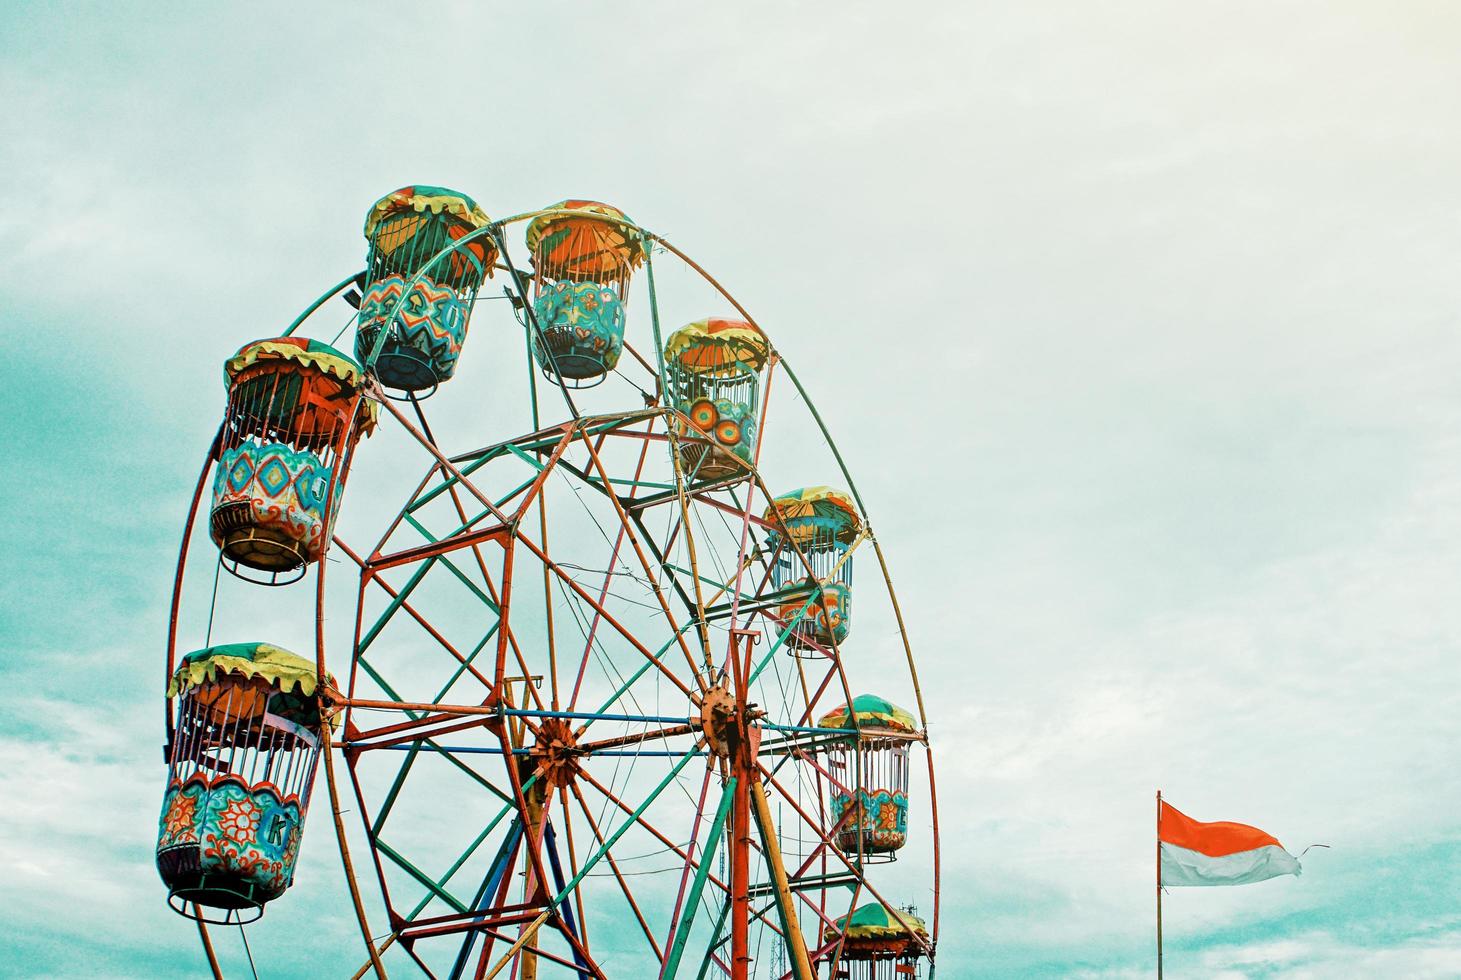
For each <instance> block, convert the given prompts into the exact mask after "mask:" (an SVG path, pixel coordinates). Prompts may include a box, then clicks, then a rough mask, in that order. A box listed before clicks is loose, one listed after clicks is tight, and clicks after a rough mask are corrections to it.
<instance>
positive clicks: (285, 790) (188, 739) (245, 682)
mask: <svg viewBox="0 0 1461 980" xmlns="http://www.w3.org/2000/svg"><path fill="white" fill-rule="evenodd" d="M325 684H326V686H329V687H333V685H334V681H333V679H332V678H329V677H328V676H327V677H326V679H325ZM167 693H168V697H170V698H177V716H176V717H177V723H176V727H175V728H174V730H173V736H172V744H171V745H170V746H169V752H168V777H167V789H166V791H165V793H164V796H163V803H162V814H161V816H160V818H159V820H158V836H157V869H158V872H159V873H160V874H161V875H162V880H163V882H164V883H165V884H166V885H167V888H168V901H169V903H170V904H171V905H172V906H173V908H174V909H176V910H177V911H179V912H181V913H183V914H184V915H189V916H192V917H195V918H205V917H207V916H208V915H209V913H207V912H204V911H203V909H202V908H200V906H202V907H207V908H210V909H218V910H223V913H224V915H223V921H229V922H238V921H249V920H250V919H253V918H257V917H258V916H260V915H262V914H263V910H264V906H265V905H266V904H267V903H269V902H271V901H273V900H274V899H276V898H278V897H279V896H280V895H282V894H283V893H284V891H285V889H287V888H288V887H289V886H290V884H292V883H293V880H294V865H295V861H296V859H297V858H298V856H299V841H300V835H301V834H302V833H303V830H304V819H305V814H306V813H307V812H308V810H309V796H310V788H311V786H312V784H313V781H314V773H315V767H316V765H317V763H318V761H319V749H320V742H321V738H320V736H321V726H322V725H323V724H325V723H326V721H325V719H324V718H322V717H321V711H320V705H321V700H320V697H319V694H320V684H319V679H318V675H317V674H316V672H315V665H314V664H313V663H312V662H310V661H308V660H305V659H304V658H302V657H298V656H295V655H294V654H292V653H290V652H289V651H287V650H284V649H281V648H280V647H276V646H273V645H272V644H268V643H233V644H227V645H224V646H215V647H209V648H208V649H206V650H197V651H195V652H193V653H190V654H188V656H187V657H185V658H184V659H183V661H182V663H181V664H179V665H178V668H177V670H176V672H175V673H174V674H173V677H172V681H171V683H170V684H169V685H168V692H167Z"/></svg>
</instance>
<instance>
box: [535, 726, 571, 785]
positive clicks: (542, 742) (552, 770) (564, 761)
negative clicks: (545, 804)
mask: <svg viewBox="0 0 1461 980" xmlns="http://www.w3.org/2000/svg"><path fill="white" fill-rule="evenodd" d="M530 754H531V756H532V759H533V761H534V762H535V763H537V766H538V769H540V770H541V771H542V773H543V782H544V783H545V784H546V786H548V787H555V788H556V787H559V786H567V785H568V784H569V783H571V782H572V781H573V777H574V776H576V775H578V757H579V752H578V737H577V736H576V735H575V734H574V733H573V726H572V725H570V724H569V723H568V722H566V721H564V720H563V719H562V718H549V719H547V720H546V721H544V722H543V724H542V726H541V727H540V728H539V729H538V740H537V742H536V743H534V745H533V748H532V751H531V753H530Z"/></svg>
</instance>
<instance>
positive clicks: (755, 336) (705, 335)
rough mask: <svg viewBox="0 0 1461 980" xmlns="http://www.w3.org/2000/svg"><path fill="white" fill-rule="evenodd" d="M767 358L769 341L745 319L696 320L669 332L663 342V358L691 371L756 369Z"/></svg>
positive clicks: (676, 366)
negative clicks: (668, 337) (668, 335)
mask: <svg viewBox="0 0 1461 980" xmlns="http://www.w3.org/2000/svg"><path fill="white" fill-rule="evenodd" d="M770 357H771V342H770V341H769V340H767V339H766V335H765V334H764V333H762V332H761V331H760V329H759V328H757V327H756V326H754V325H752V324H750V323H747V322H746V321H745V320H732V319H726V318H723V317H707V318H706V319H704V320H696V321H695V322H694V323H688V324H686V325H685V326H683V327H681V328H680V329H679V330H676V331H675V332H674V333H672V334H670V339H669V340H667V341H666V342H665V360H666V361H668V362H669V363H670V365H671V366H672V367H674V368H679V369H681V370H683V371H687V372H689V373H691V374H700V373H705V374H719V373H724V372H729V371H736V370H738V369H739V370H750V371H759V370H761V368H762V367H764V366H765V364H766V362H767V361H768V360H769V359H770Z"/></svg>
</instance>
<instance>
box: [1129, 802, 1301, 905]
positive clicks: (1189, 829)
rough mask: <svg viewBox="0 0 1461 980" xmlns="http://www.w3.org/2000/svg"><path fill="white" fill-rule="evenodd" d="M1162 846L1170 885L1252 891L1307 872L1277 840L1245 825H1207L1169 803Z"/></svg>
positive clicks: (1164, 806)
mask: <svg viewBox="0 0 1461 980" xmlns="http://www.w3.org/2000/svg"><path fill="white" fill-rule="evenodd" d="M1157 842H1158V844H1157V846H1158V851H1159V853H1160V854H1161V859H1160V864H1161V869H1162V876H1161V883H1162V884H1164V885H1251V884H1252V883H1253V882H1255V881H1264V880H1266V879H1268V878H1276V877H1278V876H1279V875H1297V874H1299V872H1300V870H1301V869H1300V868H1299V860H1298V858H1296V857H1294V856H1293V855H1292V854H1290V853H1289V852H1288V851H1285V850H1284V849H1283V845H1282V844H1280V843H1279V842H1278V839H1277V838H1275V837H1274V836H1273V835H1272V834H1266V833H1264V832H1263V831H1261V830H1259V829H1258V828H1257V827H1250V826H1248V825H1247V824H1242V823H1229V822H1227V821H1218V822H1216V823H1202V822H1200V821H1197V820H1193V819H1192V818H1191V817H1189V816H1187V815H1186V814H1185V813H1182V812H1181V811H1180V810H1177V809H1176V808H1175V807H1173V806H1171V805H1170V804H1169V803H1167V802H1166V801H1165V800H1163V801H1162V803H1161V810H1160V811H1159V814H1158V819H1157Z"/></svg>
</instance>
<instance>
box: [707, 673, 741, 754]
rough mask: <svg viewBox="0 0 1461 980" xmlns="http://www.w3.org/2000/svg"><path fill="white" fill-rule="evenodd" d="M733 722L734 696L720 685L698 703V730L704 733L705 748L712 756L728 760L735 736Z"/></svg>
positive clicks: (734, 712)
mask: <svg viewBox="0 0 1461 980" xmlns="http://www.w3.org/2000/svg"><path fill="white" fill-rule="evenodd" d="M735 722H736V699H735V696H734V695H732V694H731V692H730V691H728V690H726V688H725V686H724V685H721V684H717V685H716V686H715V687H712V688H711V689H710V690H708V691H706V692H705V697H704V699H703V700H702V701H701V702H700V730H701V731H703V732H704V733H705V747H706V748H708V749H709V750H710V753H711V754H712V755H715V756H718V757H720V758H722V759H725V758H729V756H730V750H731V742H732V741H734V739H735V734H736V733H735Z"/></svg>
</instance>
